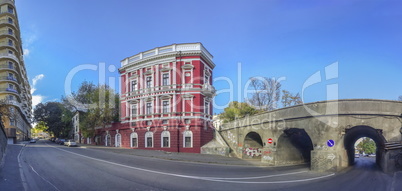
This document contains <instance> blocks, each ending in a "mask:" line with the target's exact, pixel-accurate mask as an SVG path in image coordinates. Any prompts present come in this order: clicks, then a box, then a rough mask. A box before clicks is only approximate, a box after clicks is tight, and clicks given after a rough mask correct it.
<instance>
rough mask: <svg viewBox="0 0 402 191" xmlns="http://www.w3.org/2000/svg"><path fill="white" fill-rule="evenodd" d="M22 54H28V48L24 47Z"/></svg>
mask: <svg viewBox="0 0 402 191" xmlns="http://www.w3.org/2000/svg"><path fill="white" fill-rule="evenodd" d="M23 51H24V56H29V49H28V48H24V50H23Z"/></svg>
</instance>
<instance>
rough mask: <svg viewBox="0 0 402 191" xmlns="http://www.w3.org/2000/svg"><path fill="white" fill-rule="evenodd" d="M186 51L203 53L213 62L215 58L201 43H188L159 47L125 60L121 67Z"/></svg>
mask: <svg viewBox="0 0 402 191" xmlns="http://www.w3.org/2000/svg"><path fill="white" fill-rule="evenodd" d="M186 51H201V52H202V53H203V54H204V55H205V56H206V57H207V58H208V59H210V60H212V58H213V56H212V55H211V54H210V53H209V52H208V51H207V49H205V48H204V46H203V45H202V44H201V43H186V44H172V45H169V46H164V47H158V48H154V49H152V50H149V51H146V52H141V53H139V54H136V55H134V56H131V57H129V58H126V59H124V60H123V61H122V62H121V66H122V67H123V66H125V65H127V64H130V63H132V62H136V61H139V60H142V59H144V58H148V57H151V56H156V55H161V54H166V53H171V52H186Z"/></svg>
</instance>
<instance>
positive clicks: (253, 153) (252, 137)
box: [243, 131, 263, 159]
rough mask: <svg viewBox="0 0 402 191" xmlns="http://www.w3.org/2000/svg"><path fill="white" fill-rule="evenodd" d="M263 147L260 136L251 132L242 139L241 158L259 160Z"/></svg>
mask: <svg viewBox="0 0 402 191" xmlns="http://www.w3.org/2000/svg"><path fill="white" fill-rule="evenodd" d="M262 147H263V143H262V138H261V136H260V134H258V133H256V132H254V131H252V132H249V133H247V135H246V136H245V137H244V147H243V148H244V149H243V158H250V159H261V150H262Z"/></svg>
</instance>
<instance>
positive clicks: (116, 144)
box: [114, 133, 121, 147]
mask: <svg viewBox="0 0 402 191" xmlns="http://www.w3.org/2000/svg"><path fill="white" fill-rule="evenodd" d="M118 136H120V140H119V141H118ZM114 146H115V147H121V134H120V133H117V134H116V135H115V136H114Z"/></svg>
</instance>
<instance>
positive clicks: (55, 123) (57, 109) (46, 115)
mask: <svg viewBox="0 0 402 191" xmlns="http://www.w3.org/2000/svg"><path fill="white" fill-rule="evenodd" d="M67 115H70V116H71V114H69V112H68V110H67V109H66V108H65V107H64V105H63V104H61V103H59V102H47V103H39V104H38V105H37V106H36V107H35V110H34V120H35V121H36V122H38V123H40V122H43V123H45V124H46V126H47V129H46V130H47V131H49V132H51V133H53V134H54V135H55V136H56V137H62V138H67V137H68V134H69V132H70V130H71V121H70V120H71V118H70V120H68V118H69V117H70V116H67Z"/></svg>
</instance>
